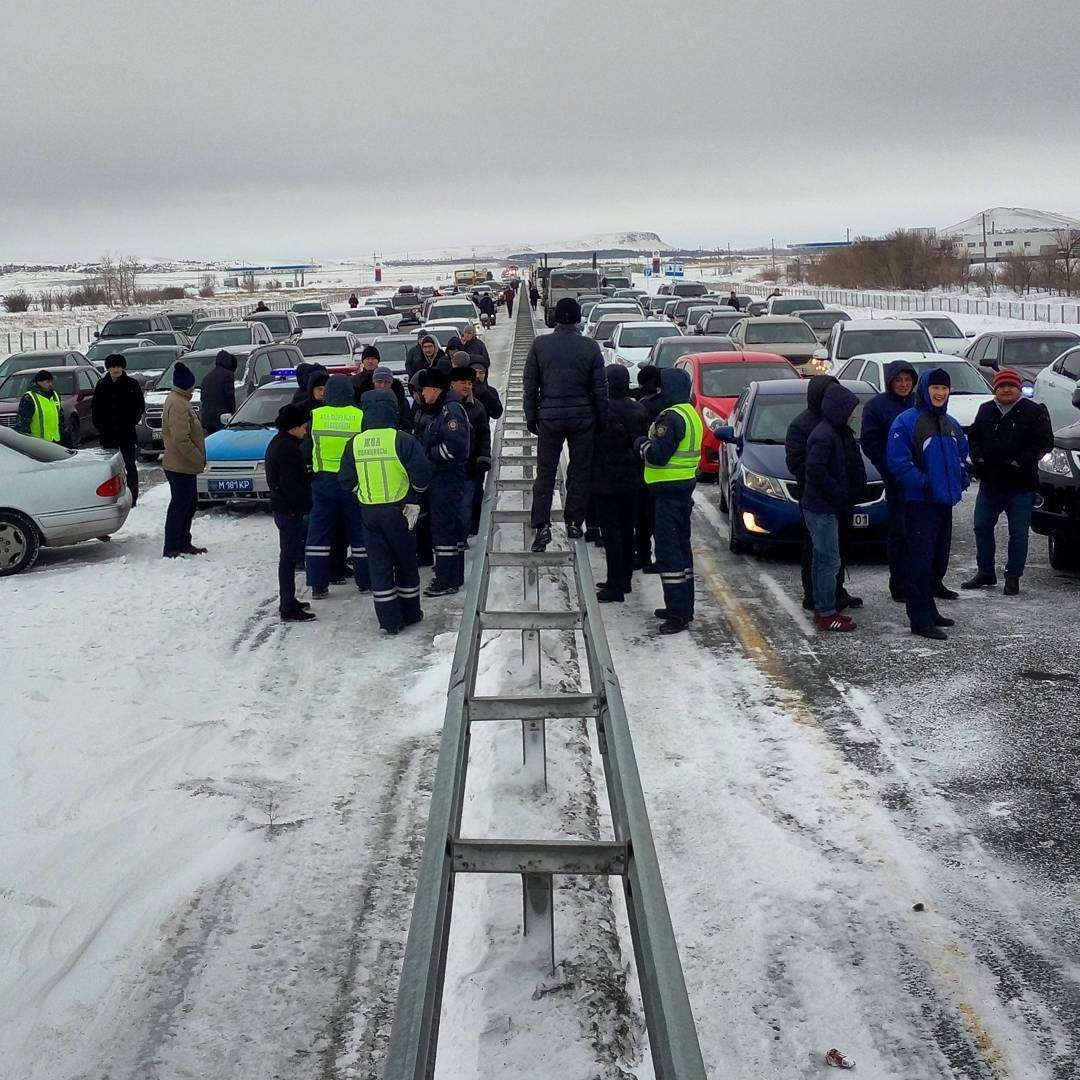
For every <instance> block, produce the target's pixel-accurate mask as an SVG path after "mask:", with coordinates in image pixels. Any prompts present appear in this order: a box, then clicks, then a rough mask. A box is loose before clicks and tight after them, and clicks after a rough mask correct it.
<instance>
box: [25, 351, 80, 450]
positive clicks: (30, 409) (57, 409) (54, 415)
mask: <svg viewBox="0 0 1080 1080" xmlns="http://www.w3.org/2000/svg"><path fill="white" fill-rule="evenodd" d="M15 430H16V431H17V432H19V434H20V435H32V436H33V437H34V438H35V439H44V440H45V441H46V442H53V443H62V444H63V445H64V446H67V445H68V433H67V425H66V424H65V423H64V406H63V403H62V402H61V401H60V395H59V394H58V393H57V392H56V390H54V389H53V377H52V372H50V371H45V370H44V369H43V370H41V371H39V372H38V373H37V374H36V375H35V376H34V385H33V386H31V387H30V389H29V390H27V391H26V393H25V394H23V396H22V399H21V400H20V401H19V412H18V416H17V417H16V419H15Z"/></svg>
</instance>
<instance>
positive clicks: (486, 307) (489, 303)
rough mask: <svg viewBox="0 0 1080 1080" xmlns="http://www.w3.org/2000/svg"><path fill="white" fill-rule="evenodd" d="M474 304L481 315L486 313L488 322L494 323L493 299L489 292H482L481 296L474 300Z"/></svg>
mask: <svg viewBox="0 0 1080 1080" xmlns="http://www.w3.org/2000/svg"><path fill="white" fill-rule="evenodd" d="M476 306H477V308H478V309H479V311H480V314H481V315H486V316H487V318H488V322H489V323H490V324H491V325H492V326H494V325H495V301H494V300H493V299H492V298H491V293H484V295H483V296H481V297H480V299H479V300H478V301H477V302H476Z"/></svg>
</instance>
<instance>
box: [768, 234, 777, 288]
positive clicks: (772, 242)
mask: <svg viewBox="0 0 1080 1080" xmlns="http://www.w3.org/2000/svg"><path fill="white" fill-rule="evenodd" d="M769 248H770V250H771V251H772V275H773V278H774V279H775V277H776V238H775V237H769Z"/></svg>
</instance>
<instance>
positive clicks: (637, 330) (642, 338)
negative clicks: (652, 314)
mask: <svg viewBox="0 0 1080 1080" xmlns="http://www.w3.org/2000/svg"><path fill="white" fill-rule="evenodd" d="M679 336H680V335H679V328H678V327H677V326H664V325H662V324H657V325H656V326H629V327H627V328H626V329H625V330H623V331H622V332H621V333H620V334H619V348H620V349H650V348H652V346H653V345H655V344H656V342H658V341H659V340H660V339H661V338H666V337H679Z"/></svg>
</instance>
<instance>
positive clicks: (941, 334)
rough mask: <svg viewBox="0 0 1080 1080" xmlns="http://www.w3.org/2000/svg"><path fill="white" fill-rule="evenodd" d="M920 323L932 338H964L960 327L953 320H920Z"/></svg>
mask: <svg viewBox="0 0 1080 1080" xmlns="http://www.w3.org/2000/svg"><path fill="white" fill-rule="evenodd" d="M919 322H920V323H922V325H923V326H924V327H925V328H926V332H927V333H928V334H929V335H930V336H931V337H936V338H962V337H963V336H964V335H963V334H962V333H961V332H960V327H958V326H957V325H956V323H954V322H953V321H952V319H920V320H919Z"/></svg>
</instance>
